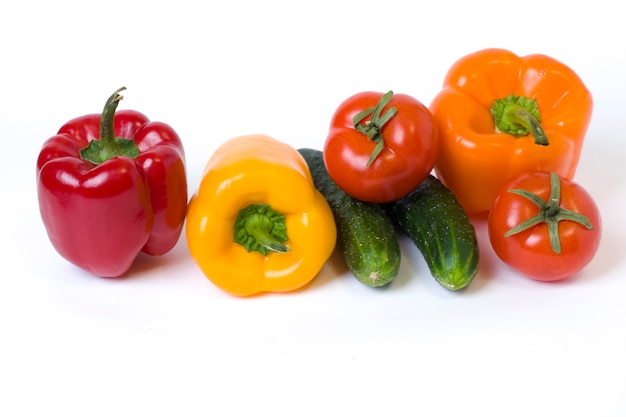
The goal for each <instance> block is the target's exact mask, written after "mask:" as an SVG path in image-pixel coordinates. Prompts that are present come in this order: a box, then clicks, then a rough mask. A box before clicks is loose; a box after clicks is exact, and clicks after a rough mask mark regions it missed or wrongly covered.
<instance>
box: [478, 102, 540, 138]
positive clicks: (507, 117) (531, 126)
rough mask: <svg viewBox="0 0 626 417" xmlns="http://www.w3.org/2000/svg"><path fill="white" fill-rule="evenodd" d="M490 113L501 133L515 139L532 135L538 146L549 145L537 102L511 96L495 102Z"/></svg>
mask: <svg viewBox="0 0 626 417" xmlns="http://www.w3.org/2000/svg"><path fill="white" fill-rule="evenodd" d="M490 111H491V115H492V117H493V121H494V124H495V126H496V129H497V130H498V131H499V132H502V133H508V134H510V135H513V136H515V137H521V136H526V135H528V134H532V135H533V137H534V139H535V143H536V144H537V145H540V146H547V145H548V144H549V142H548V137H547V136H546V133H545V132H544V130H543V127H541V114H540V113H539V108H538V107H537V100H535V99H530V98H528V97H523V96H516V95H513V94H510V95H508V96H507V97H505V98H502V99H499V100H496V101H494V103H493V105H492V106H491V109H490Z"/></svg>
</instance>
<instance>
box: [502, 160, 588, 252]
mask: <svg viewBox="0 0 626 417" xmlns="http://www.w3.org/2000/svg"><path fill="white" fill-rule="evenodd" d="M509 192H510V193H513V194H517V195H520V196H522V197H524V198H527V199H528V200H530V201H532V202H533V203H534V204H535V205H537V207H539V213H537V214H536V215H534V216H532V217H530V218H528V219H526V220H525V221H523V222H522V223H520V224H518V225H517V226H516V227H514V228H512V229H511V230H509V231H508V232H506V233H505V234H504V237H509V236H512V235H514V234H517V233H520V232H523V231H524V230H528V229H530V228H531V227H534V226H536V225H538V224H541V223H546V224H547V225H548V234H549V236H550V246H551V247H552V250H553V251H554V252H555V253H557V254H560V253H561V239H560V235H559V222H561V221H564V220H567V221H572V222H576V223H579V224H581V225H583V226H585V227H586V228H587V229H589V230H593V225H592V224H591V222H590V221H589V219H588V218H587V217H585V216H584V215H582V214H580V213H576V212H575V211H572V210H568V209H565V208H562V207H561V183H560V181H559V176H558V175H556V174H555V173H553V172H551V173H550V197H549V198H548V201H543V200H542V199H541V198H540V197H539V196H538V195H537V194H534V193H531V192H530V191H528V190H522V189H515V190H509Z"/></svg>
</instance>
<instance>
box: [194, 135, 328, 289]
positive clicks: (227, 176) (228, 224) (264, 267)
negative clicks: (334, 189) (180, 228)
mask: <svg viewBox="0 0 626 417" xmlns="http://www.w3.org/2000/svg"><path fill="white" fill-rule="evenodd" d="M186 233H187V244H188V247H189V251H190V253H191V256H192V258H193V259H194V260H195V262H196V263H197V265H198V266H199V267H200V269H201V270H202V272H203V273H204V274H205V275H206V277H207V278H208V279H209V280H210V281H212V282H213V283H214V284H215V285H216V286H218V287H219V288H221V289H222V290H224V291H227V292H229V293H231V294H233V295H238V296H247V295H253V294H257V293H261V292H285V291H292V290H295V289H298V288H300V287H302V286H304V285H305V284H307V283H309V282H310V281H311V280H312V279H313V278H315V276H316V275H317V274H318V273H319V271H320V270H321V268H322V266H323V265H324V264H325V263H326V261H327V260H328V258H329V257H330V255H331V253H332V252H333V250H334V248H335V242H336V238H337V228H336V225H335V220H334V217H333V213H332V211H331V210H330V206H329V205H328V202H327V201H326V199H325V198H324V196H323V195H322V194H321V193H320V192H319V191H317V189H316V188H315V185H314V184H313V179H312V177H311V173H310V171H309V168H308V166H307V164H306V162H305V161H304V159H303V157H302V156H301V155H300V153H298V151H296V150H295V149H294V148H292V147H291V146H289V145H287V144H285V143H282V142H279V141H277V140H276V139H273V138H271V137H269V136H265V135H251V136H241V137H237V138H234V139H231V140H229V141H226V142H225V143H223V144H222V145H221V146H220V147H218V148H217V150H216V151H215V152H214V153H213V155H212V156H211V158H210V159H209V161H208V163H207V165H206V168H205V171H204V175H203V178H202V181H201V183H200V186H199V188H198V191H197V192H196V193H195V194H194V195H193V196H192V198H191V200H190V202H189V206H188V210H187V225H186Z"/></svg>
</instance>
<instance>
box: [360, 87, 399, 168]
mask: <svg viewBox="0 0 626 417" xmlns="http://www.w3.org/2000/svg"><path fill="white" fill-rule="evenodd" d="M392 96H393V91H389V92H387V93H386V94H385V95H383V96H382V97H381V98H380V100H379V101H378V103H377V104H376V106H375V107H372V108H369V109H366V110H363V111H362V112H360V113H358V114H357V115H356V116H354V118H353V119H352V121H353V122H354V128H355V129H356V130H357V131H359V132H361V133H363V134H364V135H365V136H367V138H368V139H369V140H372V141H374V142H376V146H375V147H374V150H373V151H372V153H371V154H370V157H369V160H368V161H367V166H370V165H371V164H372V163H373V162H374V160H375V159H376V158H377V157H378V155H379V154H380V153H381V152H382V150H383V149H384V147H385V141H384V139H383V135H382V129H383V126H384V125H385V124H386V123H387V122H388V121H389V120H391V118H392V117H393V116H395V115H396V113H398V109H396V108H395V107H392V108H390V109H389V110H387V111H386V112H385V113H384V114H381V113H382V111H383V109H384V108H385V106H386V105H387V104H389V102H390V101H391V98H392ZM370 115H371V116H372V117H371V119H370V120H367V121H366V122H365V123H363V124H362V123H361V122H362V121H363V120H364V119H365V118H367V117H368V116H370Z"/></svg>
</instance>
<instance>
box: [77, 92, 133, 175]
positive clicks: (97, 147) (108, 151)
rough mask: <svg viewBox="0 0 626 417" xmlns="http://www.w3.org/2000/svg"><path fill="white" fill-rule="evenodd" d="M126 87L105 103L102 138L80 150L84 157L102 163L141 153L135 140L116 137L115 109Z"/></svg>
mask: <svg viewBox="0 0 626 417" xmlns="http://www.w3.org/2000/svg"><path fill="white" fill-rule="evenodd" d="M125 89H126V87H121V88H118V89H117V90H116V91H115V92H114V93H113V94H112V95H111V96H110V97H109V99H108V100H107V102H106V103H105V105H104V109H103V110H102V117H101V119H100V138H99V139H92V140H91V141H90V142H89V145H87V147H85V148H83V149H81V150H80V157H81V158H82V159H84V160H86V161H90V162H92V163H94V164H101V163H102V162H104V161H108V160H109V159H113V158H115V157H117V156H127V157H129V158H136V157H137V156H138V155H139V149H138V148H137V145H136V144H135V142H134V141H133V140H131V139H125V138H116V137H115V110H117V106H118V104H119V102H120V100H122V98H123V97H122V95H120V94H119V93H120V92H121V91H123V90H125Z"/></svg>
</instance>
